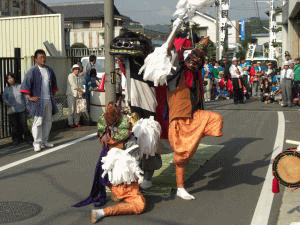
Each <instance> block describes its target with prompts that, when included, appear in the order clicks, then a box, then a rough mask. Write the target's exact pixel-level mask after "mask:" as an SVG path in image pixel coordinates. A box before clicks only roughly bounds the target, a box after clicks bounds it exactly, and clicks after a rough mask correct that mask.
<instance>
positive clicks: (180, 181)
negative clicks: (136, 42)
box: [176, 165, 195, 200]
mask: <svg viewBox="0 0 300 225" xmlns="http://www.w3.org/2000/svg"><path fill="white" fill-rule="evenodd" d="M184 175H185V166H183V165H176V184H177V193H176V195H177V196H178V197H180V198H182V199H184V200H193V199H195V197H194V196H193V195H191V194H189V193H188V192H187V191H186V190H185V188H184Z"/></svg>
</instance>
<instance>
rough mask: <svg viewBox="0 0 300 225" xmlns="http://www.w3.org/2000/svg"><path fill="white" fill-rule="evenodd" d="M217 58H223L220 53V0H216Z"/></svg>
mask: <svg viewBox="0 0 300 225" xmlns="http://www.w3.org/2000/svg"><path fill="white" fill-rule="evenodd" d="M215 5H216V14H217V16H216V45H217V46H216V60H217V61H219V60H221V55H220V2H219V0H216V2H215Z"/></svg>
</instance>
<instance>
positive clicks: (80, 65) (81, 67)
mask: <svg viewBox="0 0 300 225" xmlns="http://www.w3.org/2000/svg"><path fill="white" fill-rule="evenodd" d="M77 65H78V66H79V68H80V69H79V76H83V75H85V72H83V66H82V63H81V62H80V61H78V62H77Z"/></svg>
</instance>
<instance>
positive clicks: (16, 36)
mask: <svg viewBox="0 0 300 225" xmlns="http://www.w3.org/2000/svg"><path fill="white" fill-rule="evenodd" d="M63 21H64V19H63V17H62V15H61V14H47V15H39V16H20V17H5V18H0V30H1V32H0V57H13V56H14V49H15V48H21V56H22V57H24V56H32V55H33V54H34V52H35V51H36V50H37V49H44V50H45V51H46V53H47V49H46V47H45V46H44V42H45V41H48V42H49V43H52V44H53V45H54V46H55V48H56V50H57V51H58V52H59V53H60V54H61V55H65V39H64V31H63V29H62V27H63ZM47 54H48V53H47Z"/></svg>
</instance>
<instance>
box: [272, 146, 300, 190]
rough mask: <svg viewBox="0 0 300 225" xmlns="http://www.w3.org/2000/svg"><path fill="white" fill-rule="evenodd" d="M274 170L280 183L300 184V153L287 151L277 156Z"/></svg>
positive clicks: (291, 185) (288, 184)
mask: <svg viewBox="0 0 300 225" xmlns="http://www.w3.org/2000/svg"><path fill="white" fill-rule="evenodd" d="M273 172H274V175H275V177H276V178H277V179H278V180H280V183H281V184H283V185H284V186H287V187H299V186H300V154H299V153H298V152H295V151H285V152H282V153H280V154H279V155H277V156H276V158H275V160H274V163H273Z"/></svg>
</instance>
